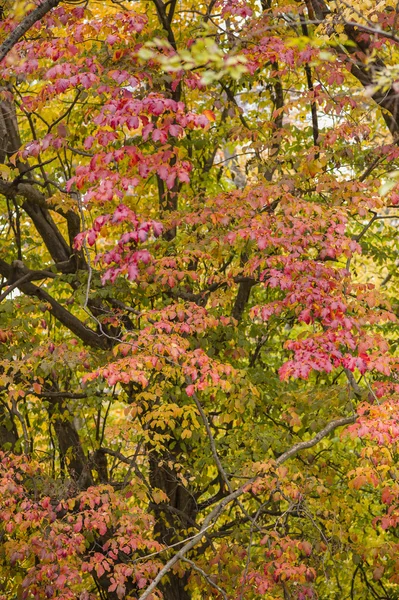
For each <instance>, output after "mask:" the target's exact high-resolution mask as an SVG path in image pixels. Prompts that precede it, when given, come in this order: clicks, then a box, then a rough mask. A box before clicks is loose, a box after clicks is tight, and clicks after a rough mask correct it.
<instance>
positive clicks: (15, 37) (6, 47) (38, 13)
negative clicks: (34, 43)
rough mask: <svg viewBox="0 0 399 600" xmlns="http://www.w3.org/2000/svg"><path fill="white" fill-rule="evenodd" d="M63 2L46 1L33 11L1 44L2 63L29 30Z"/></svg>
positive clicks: (57, 0) (55, 0)
mask: <svg viewBox="0 0 399 600" xmlns="http://www.w3.org/2000/svg"><path fill="white" fill-rule="evenodd" d="M60 2H61V0H45V1H44V2H42V4H40V5H39V6H38V7H37V8H35V9H34V10H32V12H31V13H29V15H27V16H26V17H25V18H24V19H23V20H22V21H21V22H20V23H18V25H17V26H16V28H15V29H14V30H13V31H12V32H11V33H10V35H9V36H8V37H7V38H6V39H5V40H4V42H3V43H2V44H0V61H2V60H3V58H5V57H6V56H7V54H8V53H9V52H10V50H12V48H13V47H14V46H15V44H16V43H17V42H19V40H20V39H21V38H22V37H23V36H24V35H25V33H27V32H28V31H29V29H30V28H31V27H32V25H34V24H35V23H36V22H37V21H40V19H42V18H43V17H44V16H45V15H46V14H47V13H48V12H50V10H51V9H52V8H55V7H56V6H58V4H60Z"/></svg>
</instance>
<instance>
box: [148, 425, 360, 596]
mask: <svg viewBox="0 0 399 600" xmlns="http://www.w3.org/2000/svg"><path fill="white" fill-rule="evenodd" d="M356 418H357V415H353V416H351V417H344V418H342V419H335V420H334V421H331V422H330V423H329V424H328V425H326V426H325V427H324V428H323V429H321V430H320V431H319V433H317V434H316V435H315V436H314V437H313V438H312V439H310V440H307V441H304V442H299V443H298V444H295V445H294V446H292V448H290V449H289V450H286V452H283V454H281V455H280V456H279V457H278V458H277V460H276V461H275V466H276V467H278V466H280V465H282V464H283V463H284V462H286V461H287V460H289V459H290V458H292V457H293V456H295V455H296V454H298V452H301V451H302V450H307V449H308V448H312V446H315V445H316V444H318V443H319V442H320V441H321V440H322V439H323V438H324V437H326V436H327V435H328V434H329V433H331V432H332V431H334V430H335V429H337V428H338V427H343V426H344V425H349V424H350V423H354V422H355V421H356ZM264 477H265V474H263V475H258V476H256V477H253V478H252V479H250V480H249V481H248V482H246V483H245V484H244V485H242V486H240V487H239V488H237V489H236V490H235V491H234V492H232V493H231V494H229V495H228V496H226V497H225V498H223V500H222V501H221V502H220V503H219V504H218V505H217V506H215V508H214V509H213V510H212V511H211V512H210V513H209V515H208V516H207V517H206V518H205V519H204V522H203V524H202V527H201V529H200V531H199V532H198V533H197V534H196V535H195V536H194V537H192V538H191V540H189V541H188V542H187V543H186V544H184V546H183V547H182V548H181V549H180V550H179V551H178V552H177V553H176V554H175V555H174V556H173V557H172V558H171V559H170V560H169V561H168V562H167V563H166V565H165V566H164V567H163V568H162V569H161V570H160V571H159V573H158V575H157V576H156V577H155V578H154V581H153V582H152V583H151V584H150V585H149V586H148V588H147V589H146V590H145V592H144V593H143V594H142V595H141V596H140V600H146V598H148V597H149V596H150V594H151V593H152V592H153V591H154V590H155V589H156V587H157V586H158V584H159V582H160V581H161V579H162V578H163V577H164V576H165V575H166V574H167V573H169V571H170V570H171V569H172V567H173V566H174V565H175V564H176V563H177V562H178V561H179V560H181V559H183V558H184V557H185V555H186V554H187V552H189V551H190V550H191V549H192V548H194V547H195V546H196V545H197V544H198V543H199V542H200V541H201V539H202V538H203V537H204V535H205V534H206V532H207V531H208V529H209V528H210V527H211V526H212V525H213V523H214V522H215V521H216V520H217V519H218V518H219V516H220V515H221V514H222V512H223V511H224V509H225V508H226V506H228V505H229V504H231V502H234V501H235V500H236V499H237V498H239V497H240V496H242V495H243V494H245V493H246V492H247V491H248V488H250V487H251V486H252V485H253V484H254V483H256V482H257V481H260V480H261V479H263V478H264Z"/></svg>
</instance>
